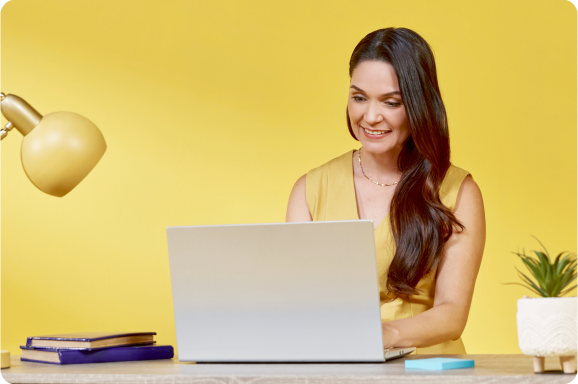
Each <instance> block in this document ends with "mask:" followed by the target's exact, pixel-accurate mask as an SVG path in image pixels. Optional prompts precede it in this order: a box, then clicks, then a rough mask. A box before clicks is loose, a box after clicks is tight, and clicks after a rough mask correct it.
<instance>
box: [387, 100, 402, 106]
mask: <svg viewBox="0 0 578 384" xmlns="http://www.w3.org/2000/svg"><path fill="white" fill-rule="evenodd" d="M385 105H387V106H388V107H399V106H400V105H401V103H396V102H394V101H386V102H385Z"/></svg>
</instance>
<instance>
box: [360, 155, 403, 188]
mask: <svg viewBox="0 0 578 384" xmlns="http://www.w3.org/2000/svg"><path fill="white" fill-rule="evenodd" d="M357 158H358V159H359V168H361V173H363V176H365V178H366V179H367V180H369V181H371V182H372V183H373V184H377V185H379V186H382V187H391V186H392V185H396V184H397V183H399V181H396V182H395V183H391V184H382V183H378V182H377V181H373V180H371V179H370V178H369V177H367V175H366V174H365V172H363V165H361V148H359V150H358V151H357Z"/></svg>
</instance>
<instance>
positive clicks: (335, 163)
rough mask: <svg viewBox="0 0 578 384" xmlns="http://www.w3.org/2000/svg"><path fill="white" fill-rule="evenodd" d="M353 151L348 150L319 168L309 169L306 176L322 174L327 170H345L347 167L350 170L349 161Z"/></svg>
mask: <svg viewBox="0 0 578 384" xmlns="http://www.w3.org/2000/svg"><path fill="white" fill-rule="evenodd" d="M354 151H355V150H353V149H352V150H349V151H347V152H345V153H344V154H343V155H340V156H337V157H336V158H334V159H331V160H329V161H328V162H326V163H324V164H321V165H320V166H318V167H316V168H313V169H311V170H310V171H309V172H308V173H307V174H308V175H309V174H310V173H313V174H315V173H323V172H326V171H327V170H347V169H348V167H349V168H351V166H352V165H351V161H352V160H351V159H352V155H353V152H354Z"/></svg>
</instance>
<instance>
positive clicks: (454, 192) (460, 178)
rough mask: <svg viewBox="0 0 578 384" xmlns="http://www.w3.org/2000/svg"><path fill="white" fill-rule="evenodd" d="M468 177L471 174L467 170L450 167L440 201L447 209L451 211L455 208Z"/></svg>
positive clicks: (441, 190) (443, 183) (443, 184)
mask: <svg viewBox="0 0 578 384" xmlns="http://www.w3.org/2000/svg"><path fill="white" fill-rule="evenodd" d="M468 175H470V172H468V171H466V170H465V169H462V168H460V167H457V166H455V165H453V164H451V165H450V167H449V168H448V171H447V172H446V176H445V177H444V180H443V182H442V186H441V188H440V200H441V202H442V203H443V204H444V205H445V206H446V207H448V208H450V209H453V208H454V207H455V205H456V199H457V196H458V192H459V191H460V187H461V186H462V183H463V182H464V180H465V179H466V178H467V177H468ZM472 181H473V180H472Z"/></svg>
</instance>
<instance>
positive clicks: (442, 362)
mask: <svg viewBox="0 0 578 384" xmlns="http://www.w3.org/2000/svg"><path fill="white" fill-rule="evenodd" d="M473 366H474V361H473V360H464V359H450V358H447V357H435V358H432V359H419V360H406V361H405V367H406V368H413V369H430V370H434V371H441V370H443V369H456V368H470V367H473Z"/></svg>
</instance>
